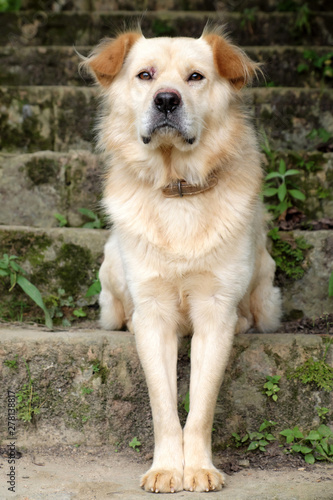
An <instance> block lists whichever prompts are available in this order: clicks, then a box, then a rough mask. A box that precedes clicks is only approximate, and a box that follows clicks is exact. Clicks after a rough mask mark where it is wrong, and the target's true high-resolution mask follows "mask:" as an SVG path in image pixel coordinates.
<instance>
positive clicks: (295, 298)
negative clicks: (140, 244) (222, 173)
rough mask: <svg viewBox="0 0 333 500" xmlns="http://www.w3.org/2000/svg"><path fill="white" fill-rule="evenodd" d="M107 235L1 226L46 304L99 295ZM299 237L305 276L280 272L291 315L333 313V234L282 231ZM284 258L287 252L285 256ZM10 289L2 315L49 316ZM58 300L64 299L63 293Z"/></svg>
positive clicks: (1, 242)
mask: <svg viewBox="0 0 333 500" xmlns="http://www.w3.org/2000/svg"><path fill="white" fill-rule="evenodd" d="M108 234H109V232H108V231H106V230H98V229H78V228H49V229H44V228H33V227H27V226H0V256H2V255H3V254H5V253H7V254H11V255H16V256H17V257H19V258H20V261H19V264H20V265H21V266H22V267H23V269H25V270H26V271H27V273H28V275H27V277H28V279H29V280H30V281H31V282H32V283H33V284H34V285H36V286H37V287H38V288H39V289H40V291H41V293H42V295H43V297H44V298H45V301H46V304H49V305H52V296H53V297H54V296H55V297H58V295H59V293H58V290H59V288H62V289H64V291H65V295H64V297H63V299H64V300H65V299H66V298H67V297H68V296H72V297H73V301H74V304H75V306H78V307H81V306H88V305H93V304H96V302H97V295H96V296H94V297H92V298H89V299H87V298H86V297H85V294H86V292H87V290H88V288H89V286H90V285H91V284H92V283H93V280H94V279H95V277H96V272H97V270H98V269H99V266H100V264H101V262H102V258H103V247H104V243H105V242H106V240H107V238H108ZM299 237H303V238H304V239H305V242H306V243H307V244H308V245H309V247H310V248H308V249H307V251H306V252H305V260H304V261H303V262H296V261H295V262H294V267H296V266H298V268H299V270H301V269H303V270H304V275H303V277H302V278H301V279H298V280H296V281H292V280H290V279H287V278H286V277H283V276H282V275H280V283H281V286H282V296H283V308H284V313H285V318H286V319H290V318H293V319H295V318H299V317H302V316H307V317H310V318H312V317H318V316H320V315H322V314H325V313H331V312H333V301H332V298H329V297H328V282H329V277H330V274H331V272H332V248H333V233H332V231H325V230H321V231H294V232H293V233H284V234H283V239H284V240H287V241H289V242H290V243H291V244H292V245H293V247H295V246H296V245H295V238H299ZM280 258H281V259H283V258H286V257H283V256H282V257H281V255H280ZM288 258H289V259H290V258H291V257H290V256H289V257H288ZM9 288H10V283H9V282H6V281H5V280H2V281H1V282H0V296H1V297H3V299H2V303H1V308H0V311H1V314H0V316H1V317H2V318H4V319H7V320H10V319H15V320H16V319H17V318H18V317H19V316H20V314H21V313H23V317H24V319H26V320H35V321H38V322H43V321H44V320H43V313H42V312H41V310H39V309H38V308H36V307H35V306H34V304H33V303H32V302H31V301H30V299H28V297H27V296H26V295H24V294H23V293H22V291H21V289H20V288H19V287H18V286H16V287H15V288H14V289H13V291H12V292H11V293H8V290H9ZM57 300H58V302H59V300H60V299H59V297H58V299H57ZM21 307H22V310H21ZM93 312H94V311H92V310H91V311H90V310H89V309H87V313H89V314H90V313H91V315H92V316H91V317H96V315H94V314H93Z"/></svg>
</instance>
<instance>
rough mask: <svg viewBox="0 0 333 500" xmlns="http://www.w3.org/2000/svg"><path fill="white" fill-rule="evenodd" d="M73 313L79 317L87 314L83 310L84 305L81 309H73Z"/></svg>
mask: <svg viewBox="0 0 333 500" xmlns="http://www.w3.org/2000/svg"><path fill="white" fill-rule="evenodd" d="M73 314H74V316H76V317H77V318H84V317H85V316H87V314H86V313H85V312H84V311H83V309H82V307H80V309H75V311H73Z"/></svg>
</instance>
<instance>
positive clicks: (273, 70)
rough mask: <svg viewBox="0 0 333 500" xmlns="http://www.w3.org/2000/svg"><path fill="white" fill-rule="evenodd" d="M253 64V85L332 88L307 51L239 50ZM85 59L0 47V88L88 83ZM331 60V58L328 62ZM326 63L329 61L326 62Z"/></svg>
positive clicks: (66, 51)
mask: <svg viewBox="0 0 333 500" xmlns="http://www.w3.org/2000/svg"><path fill="white" fill-rule="evenodd" d="M243 48H244V50H245V51H246V52H247V53H248V55H249V56H250V57H251V58H252V59H253V60H255V61H260V62H261V63H263V64H264V66H263V70H264V73H265V76H266V81H265V80H264V79H263V78H260V80H259V81H258V83H257V82H255V85H258V86H265V85H267V84H270V85H272V86H275V87H282V86H286V87H318V88H319V87H320V88H322V87H323V86H325V87H332V85H333V79H332V78H329V77H325V75H324V68H325V67H326V66H323V67H322V68H321V69H318V68H315V67H314V64H313V63H312V62H309V60H307V59H305V57H304V53H305V54H306V51H309V48H308V47H292V46H289V47H284V46H280V47H278V46H275V47H243ZM76 51H78V52H79V53H80V54H82V55H85V56H86V55H88V53H89V52H90V51H91V48H89V47H76V49H75V50H74V48H73V47H62V46H58V47H56V46H53V47H22V48H21V49H20V50H19V51H18V50H17V49H16V48H14V47H0V85H76V86H80V85H81V86H82V85H84V83H85V82H86V83H91V80H90V79H89V77H88V75H85V76H84V77H83V76H82V75H79V73H78V64H79V62H80V58H79V56H78V55H77V53H76ZM314 53H315V54H316V55H317V56H318V57H321V56H324V55H326V54H332V48H331V47H315V48H314ZM331 59H332V58H331ZM328 60H329V59H328ZM300 64H307V65H308V69H305V70H304V71H302V72H298V71H297V68H298V66H299V65H300Z"/></svg>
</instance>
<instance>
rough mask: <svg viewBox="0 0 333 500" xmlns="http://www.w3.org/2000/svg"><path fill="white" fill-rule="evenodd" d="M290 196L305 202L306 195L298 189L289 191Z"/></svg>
mask: <svg viewBox="0 0 333 500" xmlns="http://www.w3.org/2000/svg"><path fill="white" fill-rule="evenodd" d="M289 194H291V196H292V197H293V198H296V200H302V201H304V200H305V194H303V193H302V192H301V191H299V190H298V189H289Z"/></svg>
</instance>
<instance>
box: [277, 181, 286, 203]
mask: <svg viewBox="0 0 333 500" xmlns="http://www.w3.org/2000/svg"><path fill="white" fill-rule="evenodd" d="M286 194H287V186H286V184H285V183H284V182H283V183H282V184H281V185H280V186H279V188H278V192H277V195H278V198H279V200H280V201H281V202H282V201H284V199H285V197H286Z"/></svg>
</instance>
